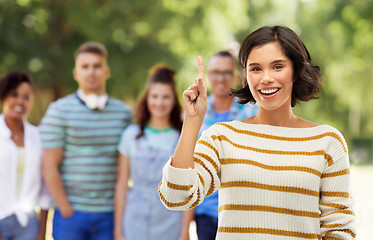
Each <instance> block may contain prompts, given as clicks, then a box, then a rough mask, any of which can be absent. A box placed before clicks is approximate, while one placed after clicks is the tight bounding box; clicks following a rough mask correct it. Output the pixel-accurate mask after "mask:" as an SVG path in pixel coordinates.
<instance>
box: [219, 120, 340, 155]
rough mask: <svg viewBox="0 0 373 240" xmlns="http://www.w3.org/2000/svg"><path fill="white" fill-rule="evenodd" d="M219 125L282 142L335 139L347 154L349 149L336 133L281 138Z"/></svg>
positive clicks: (224, 124) (227, 125)
mask: <svg viewBox="0 0 373 240" xmlns="http://www.w3.org/2000/svg"><path fill="white" fill-rule="evenodd" d="M217 125H222V126H224V127H227V128H229V129H230V130H232V131H234V132H236V133H241V134H246V135H251V136H255V137H261V138H267V139H274V140H282V141H292V142H302V141H311V140H317V139H321V138H323V137H333V138H335V139H337V140H338V141H339V142H340V143H341V145H342V147H343V150H344V152H345V153H347V147H346V146H345V144H344V142H343V140H342V138H341V137H340V136H339V135H338V134H336V133H334V132H326V133H323V134H320V135H316V136H311V137H281V136H275V135H269V134H263V133H257V132H252V131H247V130H241V129H237V128H234V127H232V126H231V125H229V124H226V123H217Z"/></svg>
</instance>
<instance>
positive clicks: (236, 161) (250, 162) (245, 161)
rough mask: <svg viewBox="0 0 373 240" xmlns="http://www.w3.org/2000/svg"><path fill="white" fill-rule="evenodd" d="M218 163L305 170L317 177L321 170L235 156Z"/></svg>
mask: <svg viewBox="0 0 373 240" xmlns="http://www.w3.org/2000/svg"><path fill="white" fill-rule="evenodd" d="M220 163H221V164H222V165H228V164H248V165H253V166H257V167H260V168H263V169H267V170H274V171H300V172H307V173H312V174H314V175H316V176H318V177H321V172H319V171H317V170H316V169H313V168H308V167H299V166H271V165H266V164H262V163H259V162H256V161H253V160H249V159H237V158H224V159H220Z"/></svg>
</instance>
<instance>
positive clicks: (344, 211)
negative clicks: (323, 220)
mask: <svg viewBox="0 0 373 240" xmlns="http://www.w3.org/2000/svg"><path fill="white" fill-rule="evenodd" d="M336 213H343V214H347V215H352V216H355V213H354V212H353V211H350V210H346V209H342V210H338V211H334V212H331V213H328V214H326V215H323V217H326V216H329V215H332V214H336Z"/></svg>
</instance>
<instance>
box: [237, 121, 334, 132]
mask: <svg viewBox="0 0 373 240" xmlns="http://www.w3.org/2000/svg"><path fill="white" fill-rule="evenodd" d="M233 124H237V125H239V126H242V127H246V128H247V127H249V128H252V129H260V130H276V131H285V132H286V131H288V132H289V131H295V132H296V131H303V130H304V131H316V130H317V129H322V128H324V127H325V126H327V125H325V124H320V125H317V126H313V127H304V128H295V127H282V126H274V125H269V124H254V123H245V122H242V121H239V120H234V121H233Z"/></svg>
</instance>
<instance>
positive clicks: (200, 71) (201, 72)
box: [198, 56, 205, 79]
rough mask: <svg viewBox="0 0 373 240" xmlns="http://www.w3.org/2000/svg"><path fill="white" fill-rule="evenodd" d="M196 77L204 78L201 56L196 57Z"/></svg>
mask: <svg viewBox="0 0 373 240" xmlns="http://www.w3.org/2000/svg"><path fill="white" fill-rule="evenodd" d="M198 76H199V78H202V79H204V77H205V70H204V68H203V60H202V57H201V56H198Z"/></svg>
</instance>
